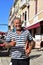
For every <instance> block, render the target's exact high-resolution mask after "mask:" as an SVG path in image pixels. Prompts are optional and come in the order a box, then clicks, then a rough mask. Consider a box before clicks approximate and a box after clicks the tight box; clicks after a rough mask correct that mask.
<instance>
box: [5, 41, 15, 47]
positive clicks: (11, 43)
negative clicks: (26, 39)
mask: <svg viewBox="0 0 43 65" xmlns="http://www.w3.org/2000/svg"><path fill="white" fill-rule="evenodd" d="M4 44H5V45H4V46H5V47H6V48H10V47H12V46H15V45H16V43H15V42H10V43H6V42H5V43H4Z"/></svg>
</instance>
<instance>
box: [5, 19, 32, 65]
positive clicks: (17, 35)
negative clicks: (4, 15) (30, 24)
mask: <svg viewBox="0 0 43 65" xmlns="http://www.w3.org/2000/svg"><path fill="white" fill-rule="evenodd" d="M13 24H14V28H15V29H16V31H15V32H14V31H13V32H11V34H9V35H8V37H7V38H6V40H7V39H9V40H10V42H9V43H6V42H5V43H4V46H5V47H7V48H9V47H11V62H12V65H29V54H30V52H31V49H32V47H33V39H32V36H31V35H30V33H29V31H28V30H24V29H23V28H22V23H21V20H20V18H15V19H14V20H13ZM9 37H10V38H9Z"/></svg>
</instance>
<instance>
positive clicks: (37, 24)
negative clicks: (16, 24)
mask: <svg viewBox="0 0 43 65" xmlns="http://www.w3.org/2000/svg"><path fill="white" fill-rule="evenodd" d="M41 25H43V21H42V22H38V23H36V24H34V25H32V26H29V27H27V28H26V29H28V30H31V29H34V28H38V27H40V26H41Z"/></svg>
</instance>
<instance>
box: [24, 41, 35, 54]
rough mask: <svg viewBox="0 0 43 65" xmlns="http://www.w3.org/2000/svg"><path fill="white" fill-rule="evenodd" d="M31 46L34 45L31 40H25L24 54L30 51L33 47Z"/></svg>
mask: <svg viewBox="0 0 43 65" xmlns="http://www.w3.org/2000/svg"><path fill="white" fill-rule="evenodd" d="M33 46H34V43H33V41H31V43H30V42H28V41H26V47H25V52H26V55H28V54H30V52H31V50H32V48H33Z"/></svg>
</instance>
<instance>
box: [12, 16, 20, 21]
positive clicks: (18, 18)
mask: <svg viewBox="0 0 43 65" xmlns="http://www.w3.org/2000/svg"><path fill="white" fill-rule="evenodd" d="M16 19H17V20H19V21H21V18H19V17H15V18H14V19H13V22H14V20H16Z"/></svg>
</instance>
